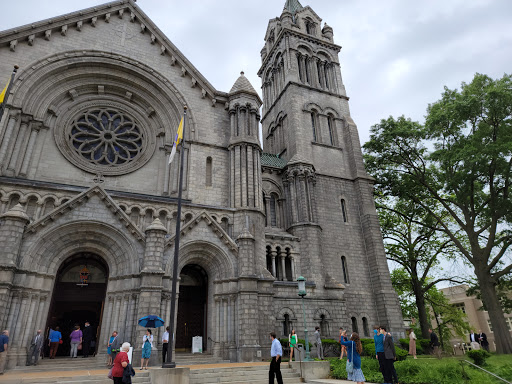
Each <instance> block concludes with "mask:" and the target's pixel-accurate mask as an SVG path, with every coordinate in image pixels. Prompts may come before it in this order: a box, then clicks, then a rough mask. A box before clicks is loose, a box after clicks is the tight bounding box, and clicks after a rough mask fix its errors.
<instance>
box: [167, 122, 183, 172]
mask: <svg viewBox="0 0 512 384" xmlns="http://www.w3.org/2000/svg"><path fill="white" fill-rule="evenodd" d="M182 139H183V117H182V118H181V121H180V125H179V126H178V132H176V137H175V138H174V143H173V145H172V149H171V154H170V155H169V164H171V162H172V159H174V155H176V147H177V146H178V144H179V143H180V141H181V140H182Z"/></svg>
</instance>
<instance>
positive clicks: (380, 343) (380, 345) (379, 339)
mask: <svg viewBox="0 0 512 384" xmlns="http://www.w3.org/2000/svg"><path fill="white" fill-rule="evenodd" d="M373 333H374V335H373V342H374V343H375V358H376V359H377V361H378V362H379V370H380V373H382V375H383V376H384V365H385V361H384V360H385V359H386V358H385V357H384V334H383V333H381V332H380V328H379V329H374V330H373Z"/></svg>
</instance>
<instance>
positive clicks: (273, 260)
mask: <svg viewBox="0 0 512 384" xmlns="http://www.w3.org/2000/svg"><path fill="white" fill-rule="evenodd" d="M271 256H272V276H274V277H275V278H276V279H277V268H276V251H272V254H271Z"/></svg>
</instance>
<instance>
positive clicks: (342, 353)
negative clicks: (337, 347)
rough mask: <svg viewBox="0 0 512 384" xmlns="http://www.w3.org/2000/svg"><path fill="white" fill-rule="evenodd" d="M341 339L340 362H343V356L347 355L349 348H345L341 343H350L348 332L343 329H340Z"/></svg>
mask: <svg viewBox="0 0 512 384" xmlns="http://www.w3.org/2000/svg"><path fill="white" fill-rule="evenodd" d="M339 337H340V344H341V354H340V360H343V355H344V354H345V355H346V354H347V347H345V346H344V345H343V344H342V343H341V342H342V341H348V339H347V332H346V331H345V330H344V329H343V328H341V327H340V333H339Z"/></svg>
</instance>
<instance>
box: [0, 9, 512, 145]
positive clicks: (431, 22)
mask: <svg viewBox="0 0 512 384" xmlns="http://www.w3.org/2000/svg"><path fill="white" fill-rule="evenodd" d="M102 3H105V1H102V0H19V1H9V2H7V1H2V5H1V10H2V15H3V17H2V18H0V30H5V29H10V28H14V27H17V26H21V25H24V24H28V23H31V22H35V21H39V20H43V19H46V18H50V17H54V16H58V15H61V14H65V13H69V12H74V11H77V10H80V9H84V8H88V7H93V6H95V5H99V4H102ZM137 4H138V6H139V7H140V8H141V9H142V10H143V11H144V12H145V13H146V14H147V15H148V16H149V17H150V18H151V19H152V20H153V21H154V22H155V23H156V25H157V26H158V27H159V28H160V29H161V30H162V31H163V32H164V33H165V34H166V35H167V37H168V38H169V39H170V40H171V41H172V42H173V43H174V44H175V45H176V46H177V47H178V48H179V49H180V50H181V51H182V52H183V53H184V54H185V56H186V57H187V58H188V59H189V60H190V61H191V62H192V64H193V65H195V67H196V68H197V69H198V70H199V71H200V72H201V73H202V74H203V75H204V76H205V77H206V78H207V79H208V81H210V83H212V84H213V86H214V87H215V88H216V89H218V90H219V91H226V92H227V91H229V90H230V89H231V86H232V85H233V83H234V82H235V80H236V79H237V78H238V76H239V73H240V71H242V70H243V71H244V72H245V75H246V76H247V77H248V79H249V80H250V81H251V83H252V84H253V86H254V88H255V89H256V90H257V91H258V92H259V93H260V95H261V80H260V78H259V77H258V76H257V74H256V73H257V72H258V69H259V67H260V64H261V58H260V50H261V48H262V47H263V43H264V40H263V38H264V36H265V31H266V28H267V25H268V21H269V19H271V18H274V17H277V16H279V15H280V14H281V12H282V10H283V6H284V4H285V0H257V1H247V0H246V1H241V0H216V1H213V0H188V1H176V0H139V1H137ZM301 4H302V5H303V6H306V5H309V6H310V7H311V8H312V9H313V10H314V11H315V12H316V13H317V14H318V15H319V16H320V17H321V18H322V19H323V22H326V23H327V24H329V25H330V26H331V27H332V28H333V29H334V41H335V43H336V44H338V45H340V46H342V50H341V53H340V62H341V71H342V76H343V81H344V84H345V88H346V90H347V95H348V96H349V97H350V102H349V103H350V110H351V116H352V118H353V119H354V121H355V122H356V124H357V125H358V128H359V135H360V139H361V144H363V143H364V142H366V141H367V140H368V138H369V131H370V127H371V126H372V125H373V124H376V123H378V122H379V121H380V120H381V119H383V118H387V117H389V116H390V115H392V116H400V115H405V116H407V117H411V118H412V119H413V120H417V121H423V116H424V114H425V111H426V108H427V106H428V104H429V103H432V102H435V101H436V100H438V99H439V98H440V96H441V93H442V91H443V87H444V86H448V87H449V88H458V87H460V84H461V82H463V81H464V82H470V81H471V79H472V78H473V76H474V74H475V73H477V72H478V73H485V74H488V75H489V76H491V77H493V78H498V77H502V76H503V74H504V73H510V72H511V67H510V65H511V63H512V23H511V22H510V16H511V15H512V1H509V0H471V1H467V0H428V1H421V2H419V1H409V0H386V1H381V0H302V1H301ZM5 15H8V17H5ZM322 25H323V23H322Z"/></svg>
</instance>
